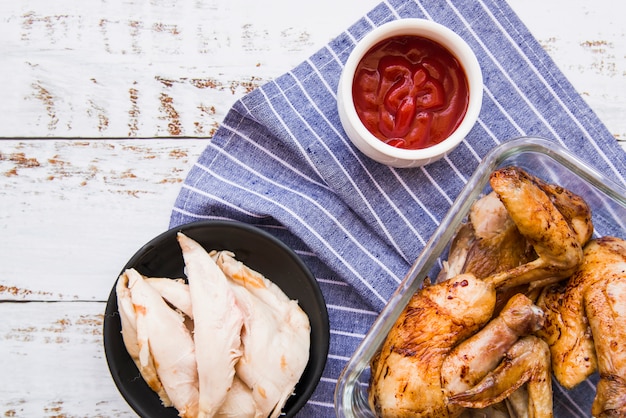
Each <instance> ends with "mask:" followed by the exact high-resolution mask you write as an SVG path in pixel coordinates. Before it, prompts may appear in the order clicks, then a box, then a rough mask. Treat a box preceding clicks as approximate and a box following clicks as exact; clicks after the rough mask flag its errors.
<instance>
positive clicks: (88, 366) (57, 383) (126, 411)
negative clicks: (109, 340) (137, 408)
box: [0, 302, 136, 417]
mask: <svg viewBox="0 0 626 418" xmlns="http://www.w3.org/2000/svg"><path fill="white" fill-rule="evenodd" d="M104 306H105V305H104V303H100V302H91V303H89V302H69V303H43V302H26V303H19V302H18V303H15V302H12V303H7V302H5V303H0V315H1V316H2V318H3V320H2V321H0V370H2V376H4V377H3V378H2V396H0V415H2V416H4V417H88V416H98V417H132V416H136V414H135V413H134V412H133V411H132V410H131V409H130V407H129V406H128V405H127V404H126V401H125V400H124V399H123V398H122V396H121V395H120V394H119V392H118V391H117V388H116V387H115V384H114V383H113V380H112V378H111V375H110V374H109V370H108V367H107V364H106V359H105V355H104V348H103V345H102V323H103V317H104Z"/></svg>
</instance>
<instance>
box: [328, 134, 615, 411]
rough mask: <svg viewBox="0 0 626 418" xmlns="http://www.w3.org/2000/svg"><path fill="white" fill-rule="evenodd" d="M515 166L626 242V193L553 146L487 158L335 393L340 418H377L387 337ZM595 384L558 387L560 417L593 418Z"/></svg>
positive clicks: (508, 148) (502, 151)
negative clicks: (569, 194)
mask: <svg viewBox="0 0 626 418" xmlns="http://www.w3.org/2000/svg"><path fill="white" fill-rule="evenodd" d="M509 165H515V166H519V167H522V168H523V169H525V170H526V171H528V172H529V173H531V174H534V175H536V176H538V177H540V178H542V179H544V180H546V181H548V182H551V183H555V184H558V185H561V186H563V187H565V188H567V189H570V190H572V191H573V192H575V193H577V194H578V195H580V196H582V197H583V198H585V200H586V201H587V204H588V205H589V206H590V207H591V210H592V216H593V222H594V230H595V233H594V236H604V235H613V236H618V237H621V238H624V239H626V190H625V189H624V188H622V187H621V186H619V185H617V184H615V182H613V181H611V180H610V179H608V178H606V177H605V176H604V175H602V174H600V173H599V172H598V171H596V170H595V169H594V168H592V167H591V166H589V165H588V164H586V163H585V162H583V161H581V160H580V159H579V158H578V157H576V156H575V155H573V154H572V153H570V152H569V151H567V150H565V149H564V148H562V147H560V146H559V145H557V144H555V143H553V142H550V141H547V140H544V139H541V138H530V137H525V138H519V139H515V140H511V141H508V142H505V143H503V144H501V145H499V146H498V147H496V148H495V149H494V150H492V151H491V152H490V153H489V154H488V155H487V156H486V157H485V158H484V160H483V162H482V163H481V165H480V166H479V167H478V169H477V170H476V172H475V173H474V175H473V176H472V177H471V178H470V180H469V181H468V183H467V185H466V186H465V188H464V189H463V190H462V191H461V193H460V195H459V196H458V198H457V199H456V201H455V203H454V205H453V206H452V208H451V209H450V211H449V212H448V214H447V215H446V216H445V217H444V219H443V220H442V222H441V225H440V226H439V228H438V229H437V230H436V231H435V233H434V234H433V236H432V237H431V239H430V240H429V241H428V243H427V244H426V246H425V247H424V250H423V251H422V253H421V255H420V256H419V257H418V259H417V260H416V261H415V263H414V264H413V266H412V267H411V269H410V270H409V272H408V273H407V275H406V276H405V278H404V280H403V281H402V283H401V284H400V286H399V287H398V289H397V290H396V292H395V293H394V294H393V296H392V297H391V299H390V300H389V303H388V304H387V306H386V307H385V309H384V310H383V311H382V312H381V314H380V315H379V317H378V318H377V320H376V321H375V323H374V324H373V326H372V328H371V329H370V331H369V332H368V334H367V335H366V336H365V338H364V339H363V341H362V343H361V344H360V345H359V347H358V348H357V350H356V351H355V353H354V355H353V356H352V358H351V359H350V361H349V362H348V364H347V365H346V367H345V368H344V370H343V372H342V374H341V376H340V379H339V381H338V383H337V387H336V389H335V412H336V414H337V417H339V418H342V417H346V418H348V417H350V418H353V417H354V418H360V417H374V416H375V415H374V413H373V411H372V410H371V409H370V407H369V405H368V402H367V391H368V386H369V378H370V369H369V363H370V360H371V358H372V357H373V356H374V354H375V353H376V352H377V351H378V349H379V348H380V346H381V345H382V344H383V342H384V340H385V338H386V336H387V333H388V332H389V330H390V329H391V327H392V326H393V324H394V323H395V321H396V319H397V318H398V316H399V315H400V313H401V312H402V310H403V309H404V307H405V305H406V304H407V303H408V301H409V299H410V298H411V296H412V294H413V293H414V292H415V291H417V290H418V288H419V286H420V284H421V283H422V282H423V280H424V278H426V277H431V278H435V277H436V276H437V274H438V272H439V270H440V266H441V262H442V261H443V260H445V259H446V258H447V252H448V248H449V244H450V242H451V240H452V238H453V237H454V235H455V234H456V232H457V230H458V228H459V226H460V225H461V223H462V222H463V221H464V220H466V218H467V214H468V213H469V209H470V207H471V205H472V203H473V202H474V201H475V200H476V199H477V198H479V197H480V196H482V195H483V194H486V193H488V192H489V191H490V186H489V175H490V173H491V172H492V171H493V170H495V169H497V168H499V167H504V166H509ZM595 381H596V380H594V377H592V378H590V382H589V383H590V384H589V385H587V384H581V385H579V386H580V388H579V387H577V388H574V389H572V391H566V390H564V389H562V388H560V386H558V384H557V383H556V382H554V384H553V390H554V393H555V402H554V406H555V417H557V418H558V417H575V416H581V417H585V416H589V415H590V411H591V401H592V399H593V396H594V394H595ZM574 401H575V403H574Z"/></svg>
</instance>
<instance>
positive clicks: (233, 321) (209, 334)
mask: <svg viewBox="0 0 626 418" xmlns="http://www.w3.org/2000/svg"><path fill="white" fill-rule="evenodd" d="M177 237H178V242H179V245H180V247H181V249H182V253H183V259H184V261H185V267H186V275H187V280H188V282H189V291H190V294H191V304H192V308H193V320H194V334H193V335H194V338H193V340H194V343H195V346H196V353H197V354H196V361H197V364H198V379H199V386H198V387H199V406H198V417H212V416H214V415H215V414H216V413H217V412H218V411H219V410H220V407H221V406H222V404H223V403H224V401H225V400H226V396H227V394H228V391H229V388H230V387H231V386H232V384H233V379H234V377H235V363H236V362H237V360H238V359H239V358H240V357H241V337H240V335H241V329H242V325H243V315H242V313H241V310H240V309H239V307H238V306H237V303H236V299H235V294H234V292H233V290H232V288H231V285H230V284H229V282H228V279H227V278H226V276H225V275H224V273H223V272H222V270H220V268H219V267H218V266H217V264H216V263H215V261H213V259H212V258H211V257H210V256H209V254H208V253H207V252H206V250H205V249H204V248H203V247H202V246H201V245H200V244H198V243H197V242H196V241H194V240H193V239H191V238H189V237H187V236H185V235H184V234H182V233H178V235H177Z"/></svg>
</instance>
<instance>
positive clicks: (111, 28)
mask: <svg viewBox="0 0 626 418" xmlns="http://www.w3.org/2000/svg"><path fill="white" fill-rule="evenodd" d="M376 3H377V1H375V0H367V1H362V0H350V1H342V2H336V1H332V0H320V1H318V2H296V3H294V2H288V1H287V0H273V3H272V7H268V6H267V5H265V4H264V3H258V2H254V1H250V0H233V1H229V2H219V1H217V0H213V1H209V2H182V3H181V2H174V1H173V0H167V1H160V2H152V3H150V6H149V8H148V9H146V7H145V6H144V2H141V1H137V0H133V1H121V0H116V1H104V0H101V1H99V2H95V3H94V2H77V1H72V0H65V1H59V2H48V1H46V0H29V1H28V2H4V3H3V4H2V5H0V16H4V18H3V20H2V21H0V25H1V28H2V29H1V30H2V32H3V33H6V35H7V36H3V43H2V45H1V46H0V52H1V53H2V54H1V56H2V58H1V59H2V62H3V65H1V66H0V79H1V80H11V82H10V83H4V84H3V88H4V90H5V91H4V95H5V97H8V98H10V100H2V101H0V120H4V121H5V123H2V124H0V136H4V137H10V136H35V137H41V136H56V137H67V136H99V137H116V136H117V137H153V136H202V137H207V136H209V137H210V136H211V135H212V133H213V132H214V131H215V129H216V127H217V126H218V125H219V123H220V121H221V120H222V119H223V117H224V115H225V113H226V112H227V111H228V109H229V108H230V106H231V105H232V103H233V102H234V101H235V100H236V99H237V98H239V97H241V96H242V95H244V94H246V93H247V92H249V91H250V90H251V89H253V88H255V87H257V86H258V85H260V84H263V83H265V82H267V81H269V80H271V79H273V78H274V77H276V76H278V75H280V74H282V73H284V72H285V71H288V70H289V69H291V68H292V67H293V66H295V65H297V64H298V63H300V62H301V61H302V60H304V59H306V58H307V57H308V56H309V55H310V54H311V53H312V52H314V51H315V50H317V49H318V48H320V47H322V46H323V45H324V44H325V43H326V42H327V41H328V40H330V39H331V38H332V37H334V36H336V35H337V34H339V33H340V32H341V31H343V30H344V29H345V28H346V27H347V26H349V25H350V24H351V23H353V22H354V21H355V20H356V19H357V18H358V17H360V16H361V15H362V14H363V13H365V12H366V11H368V10H369V9H370V8H371V7H373V6H374V5H375V4H376ZM510 4H511V6H512V7H513V8H514V9H515V10H516V11H517V12H518V13H519V14H520V17H521V18H522V20H523V21H524V22H525V23H527V25H528V26H529V28H530V29H531V31H532V32H533V33H534V34H535V36H536V37H537V38H538V39H539V40H540V41H541V43H542V45H543V46H544V48H545V49H546V50H547V51H548V52H549V53H550V54H551V55H552V57H553V58H554V59H555V60H556V62H557V63H558V64H559V66H560V67H561V68H562V70H563V71H564V72H565V73H566V75H567V76H568V77H569V78H570V79H571V81H572V82H573V83H574V85H575V86H576V88H577V89H578V90H579V91H580V92H581V93H582V94H583V95H584V96H585V98H586V99H587V100H588V102H589V103H590V105H591V106H592V107H593V108H594V109H595V110H596V111H597V112H598V114H599V115H600V117H601V119H602V120H603V121H605V123H606V124H607V126H608V127H609V129H610V130H611V132H612V133H613V134H614V136H615V137H616V138H618V139H624V138H626V125H625V124H626V122H624V119H623V118H622V117H621V113H622V112H621V109H623V108H624V107H625V106H626V95H625V94H624V92H625V91H626V77H624V74H625V73H626V59H624V51H626V35H625V32H624V28H623V25H622V22H621V16H623V15H624V13H623V12H624V11H625V10H624V8H625V7H626V5H625V4H623V3H619V4H615V3H614V2H612V1H611V0H599V1H596V2H594V3H593V4H586V3H585V2H582V1H578V2H575V3H572V2H569V1H566V0H551V1H549V2H545V1H540V0H530V1H526V0H511V1H510ZM619 9H621V11H620V10H619ZM278 10H279V11H280V13H277V12H276V11H278ZM327 10H332V12H326V11H327ZM560 15H561V16H563V19H559V18H557V16H560Z"/></svg>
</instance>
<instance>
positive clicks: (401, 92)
mask: <svg viewBox="0 0 626 418" xmlns="http://www.w3.org/2000/svg"><path fill="white" fill-rule="evenodd" d="M352 97H353V100H354V105H355V108H356V111H357V114H358V115H359V118H360V119H361V121H362V122H363V124H364V125H365V127H366V128H367V129H368V130H369V131H370V132H371V133H372V134H373V135H374V136H375V137H377V138H378V139H380V140H381V141H383V142H385V143H387V144H389V145H392V146H394V147H398V148H407V149H421V148H427V147H430V146H432V145H435V144H437V143H439V142H441V141H443V140H444V139H446V138H447V137H448V135H450V134H451V133H452V132H453V131H454V130H455V129H456V128H457V127H458V126H459V124H460V123H461V120H462V119H463V116H464V115H465V112H466V111H467V106H468V101H469V88H468V82H467V77H466V75H465V71H464V70H463V68H462V66H461V64H460V63H459V62H458V60H457V59H456V58H455V57H454V56H453V55H452V53H451V52H450V51H448V50H447V49H446V48H445V47H443V46H442V45H440V44H438V43H437V42H434V41H432V40H430V39H427V38H424V37H420V36H411V35H407V36H396V37H392V38H389V39H386V40H384V41H382V42H380V43H378V44H377V45H375V46H374V47H373V48H372V49H370V50H369V51H368V52H366V53H365V55H364V56H363V58H362V59H361V61H360V62H359V65H358V66H357V69H356V73H355V76H354V81H353V83H352Z"/></svg>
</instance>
